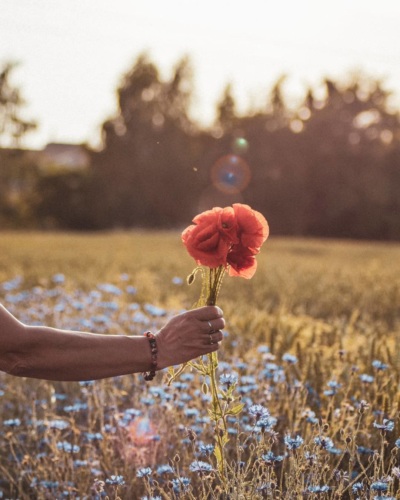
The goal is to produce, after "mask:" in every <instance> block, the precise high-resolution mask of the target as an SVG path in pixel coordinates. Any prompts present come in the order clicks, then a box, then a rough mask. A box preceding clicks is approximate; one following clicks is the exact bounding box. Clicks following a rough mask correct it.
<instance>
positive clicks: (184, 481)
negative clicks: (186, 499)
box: [172, 477, 190, 493]
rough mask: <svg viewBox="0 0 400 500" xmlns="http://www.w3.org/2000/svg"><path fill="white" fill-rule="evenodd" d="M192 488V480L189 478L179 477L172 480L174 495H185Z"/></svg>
mask: <svg viewBox="0 0 400 500" xmlns="http://www.w3.org/2000/svg"><path fill="white" fill-rule="evenodd" d="M189 486H190V479H189V478H188V477H179V478H178V479H173V480H172V489H173V490H174V493H181V492H182V493H185V492H186V491H187V490H188V488H189Z"/></svg>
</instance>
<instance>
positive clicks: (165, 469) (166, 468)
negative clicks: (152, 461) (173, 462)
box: [157, 464, 175, 476]
mask: <svg viewBox="0 0 400 500" xmlns="http://www.w3.org/2000/svg"><path fill="white" fill-rule="evenodd" d="M174 472H175V471H174V469H173V467H171V466H170V465H168V464H165V465H160V466H159V467H157V474H158V475H159V476H162V475H164V474H173V473H174Z"/></svg>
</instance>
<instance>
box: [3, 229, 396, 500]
mask: <svg viewBox="0 0 400 500" xmlns="http://www.w3.org/2000/svg"><path fill="white" fill-rule="evenodd" d="M0 256H1V258H0V302H1V303H2V304H4V305H5V306H6V307H7V308H8V309H9V310H10V311H11V312H12V313H13V314H14V315H16V316H17V317H18V318H19V319H20V320H21V321H24V322H26V323H29V324H38V323H41V324H47V325H48V326H57V327H61V328H68V329H76V330H85V331H96V332H101V333H103V332H108V333H124V334H137V335H139V334H141V333H142V332H143V331H144V330H147V329H150V330H153V331H156V330H157V329H158V328H159V327H160V326H161V325H162V324H163V323H165V321H166V320H167V319H168V318H169V317H171V316H172V315H175V314H177V313H179V312H180V311H182V310H184V309H189V308H191V307H192V305H193V304H194V303H195V302H196V300H197V297H198V295H199V283H198V282H197V281H195V282H194V283H193V284H192V285H190V286H189V285H187V283H186V277H187V275H189V273H190V272H191V271H192V269H193V267H194V262H193V261H192V259H191V258H190V257H189V256H188V255H187V254H186V250H185V248H184V247H183V245H182V243H181V241H180V234H179V232H147V231H135V232H107V233H92V234H79V233H78V234H73V233H58V234H57V233H36V232H32V233H24V232H3V233H1V234H0ZM218 304H219V305H220V306H221V308H222V309H223V310H224V314H225V317H226V319H227V326H226V330H225V332H224V334H225V339H224V341H223V344H222V347H221V349H220V351H219V354H218V356H219V367H218V375H219V385H220V387H221V390H222V393H221V394H222V396H221V397H222V398H224V397H225V399H224V400H223V402H224V404H226V405H228V406H229V405H231V404H232V402H236V403H238V402H240V403H243V409H241V411H239V412H236V413H235V411H232V412H231V414H228V415H227V417H226V423H227V426H228V434H229V441H228V443H227V444H226V445H225V454H226V455H225V456H226V461H225V463H224V469H223V470H222V471H221V470H219V469H218V467H217V465H216V460H215V454H214V445H215V442H214V437H215V429H214V425H213V423H212V422H211V421H210V415H209V412H208V408H209V401H210V395H209V392H208V390H207V384H206V383H205V382H207V381H205V380H204V377H202V376H201V374H199V373H198V372H196V371H193V370H191V369H190V368H186V369H185V370H184V371H183V373H182V374H181V375H179V377H177V378H176V379H175V380H174V381H173V382H172V383H171V384H170V385H168V384H167V383H166V379H167V374H166V373H158V374H157V377H156V379H154V380H153V381H152V382H150V383H149V382H147V383H146V382H144V381H143V379H142V377H141V376H140V375H132V376H125V377H117V378H114V379H107V380H101V381H95V382H93V381H91V382H81V383H72V382H68V383H67V382H46V381H40V380H30V379H26V378H18V377H12V376H9V375H7V374H0V400H1V405H0V498H10V499H14V498H15V499H16V498H18V499H21V500H25V499H64V498H65V499H101V498H107V497H108V498H110V499H114V498H122V499H127V500H131V499H133V500H135V499H142V498H147V499H151V498H152V499H159V498H161V499H261V498H271V499H288V500H290V499H302V498H307V499H308V498H309V499H315V498H323V499H338V498H345V499H346V498H349V499H357V498H358V499H377V500H378V499H381V498H386V499H387V498H392V499H393V498H400V464H399V458H400V425H399V424H400V421H399V409H400V407H399V405H400V400H399V382H400V339H399V335H400V245H399V244H384V243H373V242H352V241H332V240H304V239H295V238H275V237H274V236H271V237H270V239H269V240H268V241H267V242H266V244H265V245H264V247H263V249H262V252H261V254H260V255H259V257H258V270H257V272H256V274H255V276H254V278H252V279H251V280H243V279H240V278H231V277H226V278H225V280H224V283H223V286H222V290H221V293H220V297H219V300H218ZM99 363H101V359H100V360H99Z"/></svg>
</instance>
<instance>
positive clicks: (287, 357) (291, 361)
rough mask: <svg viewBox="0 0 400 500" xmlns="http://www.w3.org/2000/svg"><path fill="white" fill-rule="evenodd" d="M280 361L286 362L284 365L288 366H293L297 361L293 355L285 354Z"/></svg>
mask: <svg viewBox="0 0 400 500" xmlns="http://www.w3.org/2000/svg"><path fill="white" fill-rule="evenodd" d="M282 361H286V363H289V364H290V365H295V364H296V363H297V361H298V360H297V358H296V356H293V354H289V353H288V352H285V354H284V355H283V356H282Z"/></svg>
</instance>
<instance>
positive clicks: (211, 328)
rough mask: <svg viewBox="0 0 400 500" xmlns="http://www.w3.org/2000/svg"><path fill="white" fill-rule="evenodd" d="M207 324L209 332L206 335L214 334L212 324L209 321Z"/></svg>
mask: <svg viewBox="0 0 400 500" xmlns="http://www.w3.org/2000/svg"><path fill="white" fill-rule="evenodd" d="M207 323H208V326H209V327H210V330H209V332H208V333H209V334H211V333H214V328H213V326H212V324H211V321H207Z"/></svg>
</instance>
